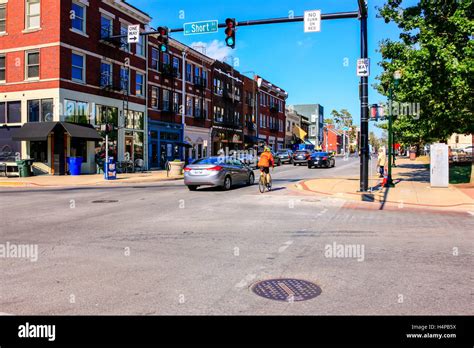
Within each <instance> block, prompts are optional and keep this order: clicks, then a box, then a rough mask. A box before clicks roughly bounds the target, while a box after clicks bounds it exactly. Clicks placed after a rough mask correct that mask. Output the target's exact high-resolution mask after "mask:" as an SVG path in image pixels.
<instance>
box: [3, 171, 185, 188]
mask: <svg viewBox="0 0 474 348" xmlns="http://www.w3.org/2000/svg"><path fill="white" fill-rule="evenodd" d="M182 178H183V176H178V177H167V176H166V171H165V170H159V171H150V172H144V173H127V174H118V175H117V179H116V180H105V179H104V174H89V175H79V176H71V175H61V176H59V175H57V176H54V175H38V176H32V177H28V178H19V177H9V178H6V177H0V187H65V186H94V185H114V184H138V183H152V182H160V181H166V180H178V179H182Z"/></svg>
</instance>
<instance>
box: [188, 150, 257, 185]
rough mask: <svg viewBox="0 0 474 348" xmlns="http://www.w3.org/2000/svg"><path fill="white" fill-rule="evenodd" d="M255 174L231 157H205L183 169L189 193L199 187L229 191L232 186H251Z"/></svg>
mask: <svg viewBox="0 0 474 348" xmlns="http://www.w3.org/2000/svg"><path fill="white" fill-rule="evenodd" d="M254 182H255V174H254V173H253V170H252V169H251V168H250V167H248V166H246V165H244V163H242V161H240V160H238V159H235V158H232V157H219V156H214V157H206V158H201V159H199V160H197V161H194V162H193V164H188V165H187V166H186V167H185V168H184V184H185V185H186V186H187V187H188V188H189V190H191V191H195V190H196V189H197V188H198V187H199V186H217V187H222V188H223V189H224V190H229V189H230V188H231V187H232V185H238V184H245V185H253V183H254Z"/></svg>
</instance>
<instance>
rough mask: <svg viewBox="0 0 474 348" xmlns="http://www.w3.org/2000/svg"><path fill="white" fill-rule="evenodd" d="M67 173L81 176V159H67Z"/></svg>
mask: <svg viewBox="0 0 474 348" xmlns="http://www.w3.org/2000/svg"><path fill="white" fill-rule="evenodd" d="M68 164H69V173H70V174H71V175H81V166H82V157H68Z"/></svg>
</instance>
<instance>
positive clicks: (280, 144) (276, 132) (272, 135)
mask: <svg viewBox="0 0 474 348" xmlns="http://www.w3.org/2000/svg"><path fill="white" fill-rule="evenodd" d="M255 80H256V81H258V84H259V87H258V97H259V102H258V117H259V119H258V139H259V143H260V145H262V144H267V145H268V146H269V147H270V148H272V149H273V150H274V151H277V150H280V149H283V148H284V145H285V124H286V116H285V107H286V99H287V98H288V93H287V92H285V91H284V90H283V89H281V88H279V87H278V86H275V85H273V84H272V83H270V82H269V81H267V80H265V79H263V78H261V77H259V76H255Z"/></svg>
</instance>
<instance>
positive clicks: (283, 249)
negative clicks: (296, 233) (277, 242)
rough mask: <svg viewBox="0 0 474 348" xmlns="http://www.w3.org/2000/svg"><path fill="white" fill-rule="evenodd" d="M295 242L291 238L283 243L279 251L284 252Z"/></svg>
mask: <svg viewBox="0 0 474 348" xmlns="http://www.w3.org/2000/svg"><path fill="white" fill-rule="evenodd" d="M291 244H293V241H292V240H289V241H288V242H285V244H284V245H282V246H281V247H280V248H279V249H278V252H279V253H282V252H284V251H285V250H286V249H288V247H289V246H290V245H291Z"/></svg>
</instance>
